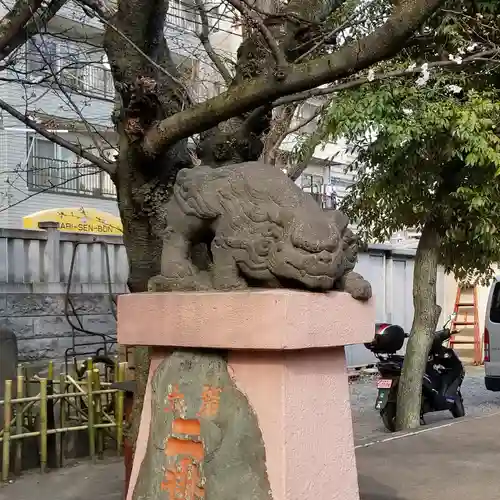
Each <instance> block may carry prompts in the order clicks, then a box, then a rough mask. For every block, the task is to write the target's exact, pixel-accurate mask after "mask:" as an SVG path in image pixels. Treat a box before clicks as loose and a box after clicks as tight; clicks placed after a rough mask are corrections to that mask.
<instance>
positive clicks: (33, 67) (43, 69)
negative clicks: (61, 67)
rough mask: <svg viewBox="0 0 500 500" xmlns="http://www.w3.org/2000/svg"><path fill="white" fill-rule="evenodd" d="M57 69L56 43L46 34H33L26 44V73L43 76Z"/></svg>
mask: <svg viewBox="0 0 500 500" xmlns="http://www.w3.org/2000/svg"><path fill="white" fill-rule="evenodd" d="M51 69H52V71H54V72H56V71H57V44H56V43H55V42H54V41H53V40H51V39H50V38H49V37H47V36H43V37H42V36H40V35H37V36H34V37H33V38H31V39H30V40H28V43H27V44H26V73H27V74H28V75H35V76H44V75H50V74H51Z"/></svg>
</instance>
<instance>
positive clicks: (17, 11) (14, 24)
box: [0, 0, 43, 53]
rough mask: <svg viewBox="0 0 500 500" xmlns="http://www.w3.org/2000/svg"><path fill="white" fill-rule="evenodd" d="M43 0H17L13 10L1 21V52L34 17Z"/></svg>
mask: <svg viewBox="0 0 500 500" xmlns="http://www.w3.org/2000/svg"><path fill="white" fill-rule="evenodd" d="M42 3H43V0H17V1H16V3H15V4H14V5H13V6H12V8H11V10H10V11H9V12H7V14H6V15H5V16H4V17H3V19H2V20H1V21H0V33H1V35H0V53H1V52H3V50H4V49H5V47H7V46H8V45H10V42H11V40H12V39H13V38H14V37H15V36H16V35H17V33H18V32H19V31H20V30H21V29H22V28H23V27H24V25H25V24H26V23H27V22H28V21H29V20H30V19H32V17H33V15H34V14H35V12H36V11H37V10H38V8H39V7H40V6H41V5H42Z"/></svg>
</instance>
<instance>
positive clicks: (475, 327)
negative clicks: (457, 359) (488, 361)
mask: <svg viewBox="0 0 500 500" xmlns="http://www.w3.org/2000/svg"><path fill="white" fill-rule="evenodd" d="M464 295H470V297H464ZM453 312H454V313H455V317H454V318H453V320H452V322H451V327H450V328H451V331H452V332H456V333H455V334H453V335H452V336H451V337H450V343H449V346H450V347H451V348H452V349H454V350H456V351H457V352H458V353H460V351H462V354H464V355H467V354H472V356H469V359H470V361H471V362H472V363H473V364H474V365H481V364H482V360H483V358H482V351H483V349H482V346H481V334H480V330H479V315H478V310H477V288H476V287H475V286H474V287H466V286H460V285H458V287H457V296H456V299H455V306H454V308H453ZM471 313H472V314H471ZM471 316H472V317H471ZM457 327H458V328H457ZM460 327H461V328H460ZM471 330H472V331H471ZM461 357H462V356H461ZM463 358H464V359H463V360H464V361H466V356H463Z"/></svg>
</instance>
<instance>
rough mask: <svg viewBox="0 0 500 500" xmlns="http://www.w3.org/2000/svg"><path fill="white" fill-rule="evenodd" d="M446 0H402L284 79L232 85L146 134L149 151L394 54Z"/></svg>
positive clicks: (154, 152)
mask: <svg viewBox="0 0 500 500" xmlns="http://www.w3.org/2000/svg"><path fill="white" fill-rule="evenodd" d="M443 2H444V0H403V1H402V2H401V3H400V4H399V5H398V7H397V9H396V10H395V12H394V13H393V15H392V16H391V17H389V19H388V20H387V21H386V22H385V23H384V25H383V26H381V27H380V28H378V29H376V30H375V31H374V32H373V33H371V34H370V35H368V36H366V37H364V38H362V39H360V40H358V41H356V42H355V43H351V44H349V45H345V46H343V47H342V48H341V49H340V50H338V51H337V52H335V53H333V54H331V55H328V56H324V57H321V58H318V59H316V60H313V61H309V62H306V63H302V64H299V65H291V66H289V67H288V69H287V71H286V72H285V78H284V79H283V80H282V81H279V82H278V81H276V79H275V78H266V77H261V78H256V79H253V80H250V81H247V82H242V83H241V84H240V85H237V86H235V87H234V88H231V89H229V90H228V91H227V92H225V93H223V94H221V95H219V96H217V97H215V98H212V99H209V100H207V101H205V102H204V103H201V104H198V105H196V106H194V107H192V108H189V109H186V110H184V111H181V112H180V113H176V114H175V115H174V116H170V117H168V118H166V119H164V120H162V121H160V122H158V123H156V124H155V125H154V126H153V127H152V128H151V129H150V130H149V131H148V132H147V134H146V135H145V137H144V143H143V147H144V151H145V152H146V153H147V154H149V155H151V156H155V155H157V154H158V153H159V152H161V151H163V150H165V149H166V148H168V147H169V146H171V145H172V144H173V143H175V142H177V141H178V140H181V139H183V138H185V137H189V136H190V135H193V134H195V133H199V132H201V131H203V130H207V129H209V128H211V127H214V126H215V125H217V124H218V123H220V122H222V121H225V120H228V119H229V118H231V117H233V116H237V115H241V114H243V113H245V112H248V111H250V110H252V109H255V108H256V107H259V106H262V105H264V104H265V103H266V102H270V101H275V100H276V99H279V98H280V97H283V96H285V95H287V94H292V93H297V92H303V91H305V90H308V89H310V88H313V87H318V86H320V85H324V84H325V83H329V82H332V81H335V80H338V79H339V78H342V77H346V76H349V75H351V74H353V73H355V72H357V71H360V70H362V69H365V68H367V67H369V66H371V65H372V64H374V63H376V62H378V61H380V60H383V59H386V58H388V57H390V56H392V55H393V54H395V53H396V52H397V51H398V50H399V48H400V45H401V43H402V42H403V41H405V40H406V39H407V38H408V37H409V36H411V34H412V33H413V32H414V31H415V30H416V29H417V28H418V27H419V26H420V25H421V24H422V23H423V22H424V21H425V19H427V17H428V16H429V15H430V14H432V12H434V10H435V9H437V8H438V7H439V6H440V5H441V4H442V3H443Z"/></svg>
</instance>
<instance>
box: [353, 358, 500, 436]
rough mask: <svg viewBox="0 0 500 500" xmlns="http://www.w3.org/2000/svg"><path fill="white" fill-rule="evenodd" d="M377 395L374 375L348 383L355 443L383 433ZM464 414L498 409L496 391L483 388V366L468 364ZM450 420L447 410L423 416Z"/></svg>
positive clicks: (499, 399)
mask: <svg viewBox="0 0 500 500" xmlns="http://www.w3.org/2000/svg"><path fill="white" fill-rule="evenodd" d="M376 394H377V388H376V380H375V378H374V377H364V378H362V379H358V380H357V381H354V382H353V383H352V384H351V405H352V417H353V422H354V435H355V439H356V441H357V442H363V441H367V440H368V441H369V440H372V439H376V438H378V437H380V436H383V435H385V434H386V431H385V429H384V426H383V425H382V421H381V420H380V416H379V415H378V413H377V412H376V411H375V410H374V405H375V397H376ZM462 394H463V396H464V404H465V411H466V414H467V416H480V415H484V414H486V413H491V412H495V411H500V393H494V392H490V391H487V390H486V389H485V387H484V367H468V368H467V374H466V376H465V379H464V383H463V386H462ZM448 421H451V414H450V413H449V412H440V413H434V414H430V415H428V416H426V422H427V423H429V424H432V423H437V422H441V423H444V422H448Z"/></svg>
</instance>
